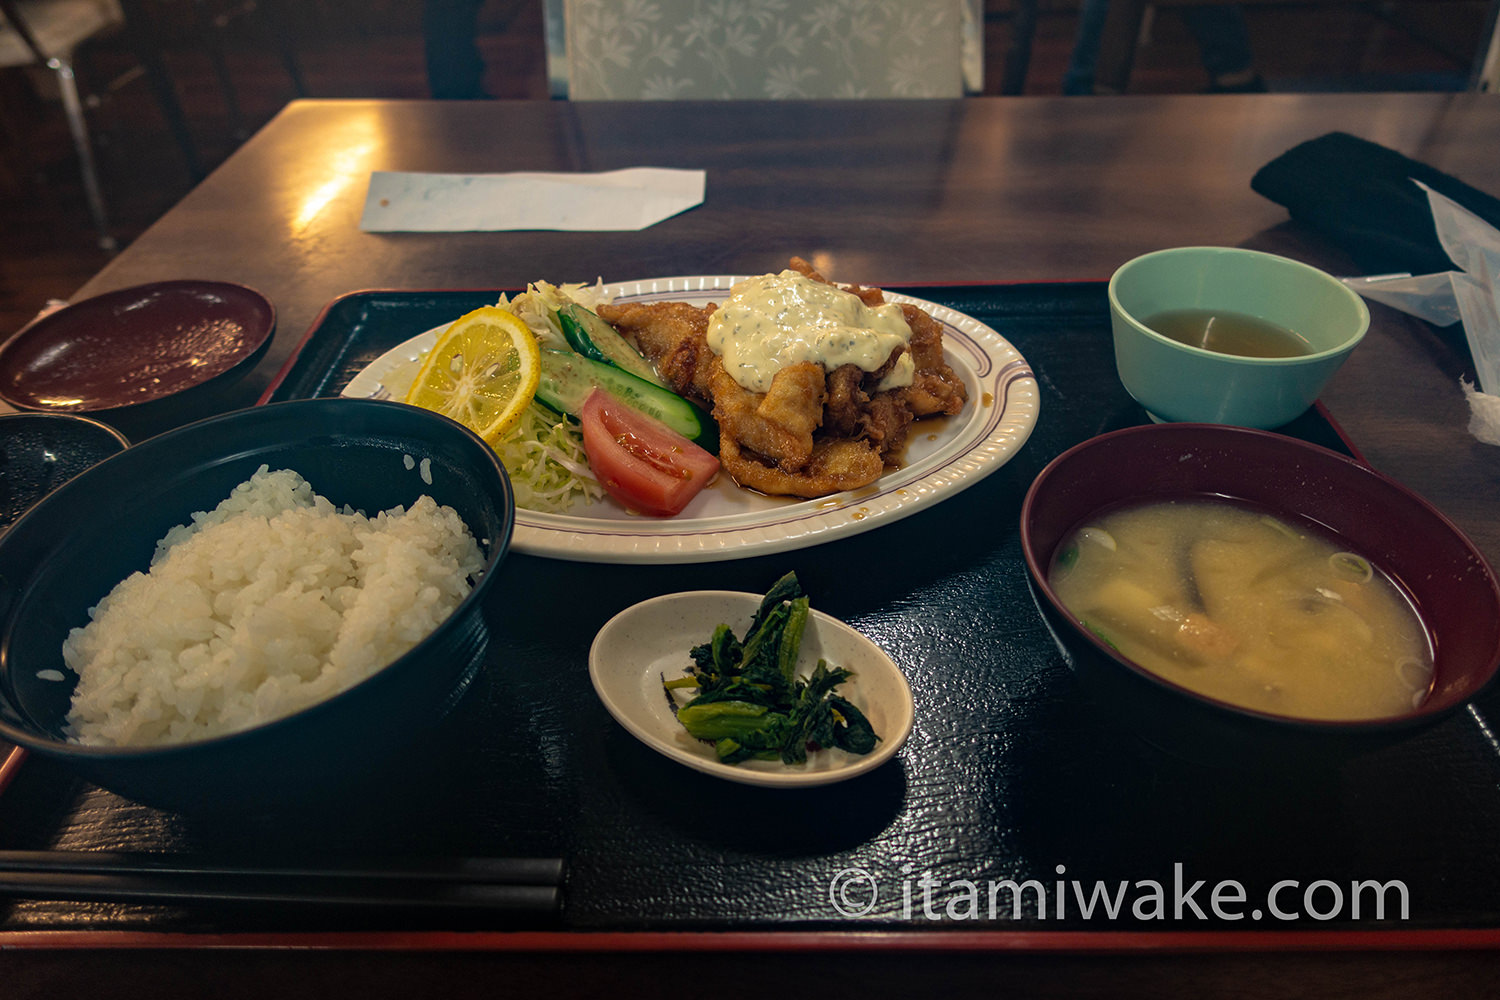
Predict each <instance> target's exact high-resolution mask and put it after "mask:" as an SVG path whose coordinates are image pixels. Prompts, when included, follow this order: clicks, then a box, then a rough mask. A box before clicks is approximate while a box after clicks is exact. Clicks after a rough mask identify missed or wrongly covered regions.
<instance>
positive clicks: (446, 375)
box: [406, 306, 542, 445]
mask: <svg viewBox="0 0 1500 1000" xmlns="http://www.w3.org/2000/svg"><path fill="white" fill-rule="evenodd" d="M541 370H542V369H541V354H540V351H539V349H538V347H537V343H536V337H535V336H534V335H533V334H532V332H531V330H530V329H529V328H528V327H527V326H526V324H525V323H524V322H522V320H521V319H520V317H518V316H516V315H515V314H514V313H511V312H507V311H506V310H504V309H501V308H500V307H498V306H483V307H481V308H479V309H475V310H474V311H473V312H471V313H467V314H465V315H463V316H460V317H459V318H458V319H457V320H455V321H454V322H453V325H452V326H450V327H448V329H447V330H444V331H443V333H442V334H441V335H440V336H439V337H438V339H437V343H436V344H434V345H433V346H432V350H431V351H429V352H428V353H427V357H426V359H425V360H424V361H423V362H422V367H421V369H419V370H418V372H417V377H416V380H415V381H414V382H412V384H411V388H410V389H408V390H407V392H406V402H408V403H411V404H412V405H413V406H420V407H422V408H423V409H427V410H436V411H437V412H438V413H441V414H443V415H444V416H445V417H451V418H452V419H454V420H457V421H458V422H459V423H461V424H463V425H464V426H465V427H467V428H469V429H470V430H472V431H474V433H476V434H478V435H479V436H480V437H482V438H484V439H485V441H487V442H488V443H490V444H492V445H493V444H495V443H496V442H497V441H498V440H499V439H500V436H501V435H503V434H504V433H505V432H506V431H508V430H510V429H511V428H512V427H514V426H515V423H516V421H517V420H520V419H521V414H522V413H523V412H524V411H525V410H526V407H527V406H529V405H531V400H532V398H533V397H534V396H535V395H536V386H537V381H538V380H539V379H540V378H541Z"/></svg>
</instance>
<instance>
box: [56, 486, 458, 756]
mask: <svg viewBox="0 0 1500 1000" xmlns="http://www.w3.org/2000/svg"><path fill="white" fill-rule="evenodd" d="M483 565H484V557H483V555H482V554H481V552H480V550H479V546H478V544H477V543H476V542H475V540H474V537H473V535H472V534H471V533H470V532H469V530H468V528H467V527H466V526H465V525H464V523H463V520H462V518H460V517H459V515H458V513H457V512H456V511H454V510H453V509H452V508H451V507H440V506H438V504H437V503H436V502H435V501H434V500H433V499H432V498H431V497H429V496H423V497H421V498H420V499H418V500H417V501H416V502H415V503H413V504H412V505H411V508H410V509H409V510H403V509H402V508H400V507H397V508H395V509H393V510H390V511H386V512H383V513H380V514H377V515H376V516H375V517H366V516H365V515H364V514H361V513H358V512H354V511H350V510H348V509H347V508H346V509H343V510H340V509H337V508H335V507H334V506H333V504H332V503H330V502H329V501H328V500H326V499H325V498H323V497H321V496H318V495H317V494H315V493H314V492H313V489H312V487H311V486H310V485H309V484H308V483H307V481H306V480H304V479H303V478H302V477H301V476H300V475H298V474H297V473H296V472H292V471H290V470H281V471H277V472H270V471H267V467H266V466H262V467H261V468H260V470H259V471H257V472H256V473H255V475H254V476H252V477H251V478H250V479H249V480H248V481H247V482H244V483H242V484H240V485H239V486H237V487H236V488H235V490H234V492H233V493H232V494H231V495H230V496H229V498H228V499H226V500H225V501H224V502H223V503H221V504H219V505H218V507H216V508H215V509H214V510H212V511H208V512H198V513H195V514H193V515H192V523H191V524H187V525H179V526H178V527H175V528H173V529H172V530H171V531H169V532H168V533H167V535H166V537H165V538H163V539H162V540H161V541H160V542H158V543H157V547H156V554H155V556H154V557H153V559H152V561H151V567H150V569H149V571H148V572H145V573H139V572H138V573H134V574H132V575H131V576H130V577H128V578H127V579H126V580H124V581H123V582H121V583H120V584H119V585H118V586H116V587H115V588H114V589H113V590H112V591H110V592H109V594H108V595H106V596H105V597H104V599H103V600H101V601H100V602H99V604H98V606H97V607H95V608H92V609H90V612H89V617H90V619H91V621H90V622H89V624H88V625H85V626H83V627H82V628H75V629H73V630H72V631H71V632H70V633H69V635H68V638H67V640H66V641H65V642H64V644H63V657H64V659H65V660H66V662H67V665H68V666H69V667H70V668H71V669H72V670H73V671H74V672H76V673H77V674H78V676H79V682H78V686H77V689H76V690H75V692H74V695H73V707H72V711H71V713H70V714H69V716H68V726H69V733H70V735H71V736H72V737H73V738H74V739H76V740H77V741H78V742H80V743H86V744H95V745H120V746H124V745H149V744H162V743H181V742H186V741H189V740H197V739H203V738H206V737H210V736H217V735H221V734H224V733H229V732H234V731H237V730H240V729H245V728H248V727H250V726H253V725H257V724H260V723H262V722H267V721H269V720H272V719H276V718H280V717H282V716H285V715H289V714H291V713H292V712H295V711H298V710H299V709H302V708H305V707H307V706H308V705H312V704H314V703H316V702H319V701H322V700H323V699H325V698H328V697H330V696H332V695H334V694H337V693H338V692H340V691H343V690H345V689H347V688H349V687H350V686H352V685H353V684H355V683H357V682H358V681H361V680H363V679H364V678H366V677H368V676H370V675H371V674H373V673H375V672H376V671H378V670H379V669H380V668H382V667H384V666H385V665H386V664H388V663H390V662H391V661H392V660H394V659H396V658H397V657H398V656H400V655H401V654H402V653H404V652H406V651H407V650H408V649H410V648H411V647H412V646H414V645H416V644H417V643H418V642H419V641H421V640H422V639H423V638H425V637H426V636H427V635H428V634H429V633H430V632H431V631H432V630H433V629H434V628H435V627H437V625H438V624H439V623H441V622H442V621H443V620H444V619H445V618H447V617H448V615H449V613H451V612H452V611H453V609H454V608H456V607H457V606H458V604H459V602H460V601H462V600H463V598H464V596H465V595H466V594H468V592H469V591H470V589H471V587H472V584H471V582H470V581H471V578H473V577H475V576H477V575H478V573H479V571H480V570H481V569H482V567H483Z"/></svg>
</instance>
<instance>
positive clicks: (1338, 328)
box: [1109, 247, 1370, 429]
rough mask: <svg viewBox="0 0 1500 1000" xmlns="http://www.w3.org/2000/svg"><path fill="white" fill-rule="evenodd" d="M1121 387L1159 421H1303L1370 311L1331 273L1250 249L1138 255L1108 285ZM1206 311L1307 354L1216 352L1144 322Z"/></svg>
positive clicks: (1271, 424)
mask: <svg viewBox="0 0 1500 1000" xmlns="http://www.w3.org/2000/svg"><path fill="white" fill-rule="evenodd" d="M1109 303H1110V319H1111V326H1112V329H1113V333H1114V347H1115V363H1116V366H1117V369H1118V372H1119V375H1120V381H1121V383H1122V384H1123V385H1124V386H1125V389H1126V391H1128V392H1129V393H1130V394H1131V396H1132V397H1134V398H1135V400H1136V401H1137V402H1139V403H1140V404H1141V405H1142V406H1144V407H1145V408H1146V410H1147V412H1148V413H1150V414H1151V415H1152V416H1153V417H1154V418H1156V419H1158V420H1162V421H1189V422H1203V423H1218V424H1234V425H1238V426H1243V427H1252V428H1261V429H1269V428H1275V427H1280V426H1282V425H1284V424H1286V423H1289V422H1290V421H1292V420H1294V419H1296V418H1297V417H1298V416H1300V415H1301V414H1302V413H1303V412H1304V411H1305V410H1307V408H1308V407H1309V406H1311V405H1312V404H1313V402H1314V401H1316V400H1317V398H1318V396H1319V394H1320V393H1321V392H1322V391H1323V389H1324V387H1325V386H1326V385H1327V384H1328V381H1329V379H1331V378H1332V377H1333V374H1334V373H1335V372H1336V371H1338V369H1339V367H1340V366H1341V365H1343V363H1344V361H1345V360H1346V359H1347V358H1348V356H1349V354H1350V353H1351V352H1352V351H1353V350H1354V348H1355V347H1356V346H1358V344H1359V342H1360V341H1361V340H1362V339H1363V338H1364V335H1365V331H1366V330H1367V329H1368V328H1369V324H1370V314H1369V310H1368V309H1367V308H1366V307H1365V304H1364V302H1363V301H1362V300H1361V299H1360V297H1359V296H1358V295H1357V294H1355V293H1354V292H1353V291H1351V290H1350V289H1349V288H1347V287H1346V286H1344V285H1343V284H1342V283H1341V282H1339V281H1338V280H1337V279H1335V278H1333V277H1332V276H1330V275H1328V274H1325V273H1324V272H1322V271H1319V270H1318V269H1316V268H1313V267H1310V266H1308V265H1306V264H1303V263H1300V262H1298V261H1294V260H1290V259H1288V258H1286V257H1278V256H1276V255H1274V254H1268V253H1261V252H1259V251H1254V250H1241V249H1235V248H1227V247H1179V248H1176V249H1172V250H1160V251H1157V252H1155V253H1150V254H1146V255H1144V256H1141V257H1137V258H1135V259H1134V260H1132V261H1129V262H1128V263H1126V264H1124V265H1122V266H1121V267H1120V268H1119V270H1117V271H1116V272H1115V274H1114V275H1113V277H1111V279H1110V282H1109ZM1179 309H1212V310H1215V311H1221V312H1233V313H1240V314H1243V315H1248V316H1253V317H1255V318H1258V319H1263V320H1266V321H1268V322H1270V323H1274V324H1276V325H1277V326H1281V327H1284V328H1286V329H1289V330H1292V331H1294V332H1296V333H1297V334H1299V335H1301V336H1302V337H1303V338H1305V339H1306V340H1307V341H1308V342H1309V344H1311V346H1312V349H1313V351H1312V353H1311V354H1305V355H1301V356H1298V357H1290V358H1254V357H1244V356H1239V355H1231V354H1222V353H1218V352H1215V351H1209V350H1204V349H1203V348H1199V347H1191V346H1189V345H1187V344H1182V343H1179V342H1178V341H1175V340H1172V339H1170V338H1168V337H1164V336H1162V335H1161V334H1159V333H1157V332H1155V331H1154V330H1152V329H1151V328H1150V327H1148V326H1147V325H1146V323H1145V321H1146V320H1149V319H1151V318H1153V317H1155V316H1157V315H1160V314H1161V313H1164V312H1169V311H1175V310H1179Z"/></svg>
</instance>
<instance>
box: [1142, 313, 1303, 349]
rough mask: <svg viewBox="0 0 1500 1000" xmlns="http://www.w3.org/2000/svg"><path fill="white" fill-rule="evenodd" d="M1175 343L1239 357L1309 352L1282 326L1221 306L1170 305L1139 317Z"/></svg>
mask: <svg viewBox="0 0 1500 1000" xmlns="http://www.w3.org/2000/svg"><path fill="white" fill-rule="evenodd" d="M1141 322H1142V323H1143V324H1144V325H1146V326H1148V327H1150V328H1151V329H1153V330H1155V331H1156V332H1157V333H1159V334H1161V335H1162V336H1163V337H1169V338H1171V339H1172V340H1175V341H1177V342H1178V343H1179V344H1186V345H1188V346H1189V347H1201V348H1203V349H1204V350H1205V351H1217V352H1218V353H1219V354H1237V355H1239V356H1240V357H1242V358H1298V357H1301V356H1303V355H1304V354H1311V353H1313V347H1312V345H1311V344H1309V343H1308V342H1307V339H1306V338H1304V337H1302V336H1301V335H1299V334H1298V333H1296V332H1295V331H1292V330H1288V329H1287V328H1286V327H1284V326H1280V325H1278V324H1276V323H1272V322H1271V321H1270V320H1265V319H1261V318H1260V317H1259V316H1250V315H1248V314H1246V313H1237V312H1232V311H1229V310H1225V309H1172V310H1169V311H1167V312H1163V313H1158V314H1156V315H1155V316H1152V317H1150V318H1148V319H1144V320H1142V321H1141Z"/></svg>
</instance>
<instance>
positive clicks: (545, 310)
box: [494, 281, 608, 513]
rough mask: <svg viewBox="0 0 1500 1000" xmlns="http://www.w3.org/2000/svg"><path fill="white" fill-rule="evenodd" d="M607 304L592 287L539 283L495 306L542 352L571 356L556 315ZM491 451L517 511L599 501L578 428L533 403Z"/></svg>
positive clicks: (502, 298)
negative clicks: (520, 323) (568, 309)
mask: <svg viewBox="0 0 1500 1000" xmlns="http://www.w3.org/2000/svg"><path fill="white" fill-rule="evenodd" d="M606 301H608V298H607V297H606V296H605V295H604V294H603V292H602V288H601V286H600V284H599V283H597V282H596V283H595V284H593V285H581V284H571V285H561V286H559V285H549V284H547V283H546V282H544V281H538V282H534V283H532V284H530V285H527V286H526V291H524V292H522V293H521V294H520V295H517V296H516V297H515V298H510V297H508V296H505V295H502V296H500V301H499V302H498V303H497V305H499V306H500V308H502V309H508V310H510V311H511V312H513V313H515V314H516V315H517V316H519V317H520V318H521V320H522V321H523V322H525V324H526V325H527V326H528V327H530V328H531V332H532V333H533V334H535V335H536V339H537V344H538V345H539V346H540V347H541V348H542V349H543V350H553V351H571V350H572V348H571V347H569V346H568V342H567V339H566V338H564V337H563V334H562V329H561V327H559V326H558V325H557V319H556V313H557V311H558V310H559V309H560V308H562V307H563V306H566V305H568V304H570V303H574V302H576V303H578V304H579V305H582V306H584V307H586V308H588V309H594V308H596V307H597V306H598V305H599V303H601V302H606ZM494 448H495V453H496V454H498V455H499V456H500V461H501V463H502V464H503V465H504V466H505V471H506V472H507V473H508V474H509V475H510V482H511V487H512V488H513V489H514V490H515V493H516V506H517V507H523V508H525V509H526V510H536V511H544V512H547V513H561V512H563V511H566V510H567V509H568V508H569V507H571V506H572V505H573V504H574V502H576V501H580V500H581V501H583V502H584V503H593V502H594V501H596V500H599V499H601V498H602V497H603V496H604V487H602V486H600V485H599V480H598V479H596V478H595V477H594V473H593V470H592V469H590V468H589V460H588V456H587V455H586V454H585V453H584V450H583V433H582V431H580V430H579V427H578V424H577V423H576V422H574V421H573V420H571V419H569V418H568V417H565V416H561V415H560V414H557V413H554V412H553V411H552V410H550V409H548V408H547V407H546V406H544V405H543V404H541V403H539V402H537V401H535V400H533V401H532V403H531V405H530V406H528V407H527V408H526V410H525V412H524V413H522V414H521V419H520V421H519V422H518V423H517V424H516V426H515V427H513V428H511V430H510V431H509V432H508V433H507V434H506V435H505V437H504V438H503V439H502V440H501V441H500V442H499V443H497V444H496V445H495V446H494Z"/></svg>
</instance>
